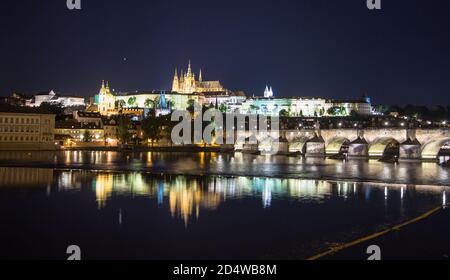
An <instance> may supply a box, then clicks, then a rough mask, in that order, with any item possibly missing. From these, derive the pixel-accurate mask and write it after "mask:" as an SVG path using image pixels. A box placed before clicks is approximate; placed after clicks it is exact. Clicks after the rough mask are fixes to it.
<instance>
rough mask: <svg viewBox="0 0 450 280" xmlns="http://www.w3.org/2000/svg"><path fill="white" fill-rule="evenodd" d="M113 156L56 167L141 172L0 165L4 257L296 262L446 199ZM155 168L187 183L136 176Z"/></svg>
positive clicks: (417, 191)
mask: <svg viewBox="0 0 450 280" xmlns="http://www.w3.org/2000/svg"><path fill="white" fill-rule="evenodd" d="M80 156H82V157H83V159H80V158H79V157H80ZM76 157H78V158H76ZM109 157H110V155H109V153H99V154H98V153H91V154H89V153H81V154H79V153H70V154H66V153H62V154H58V155H57V156H56V157H54V158H53V159H52V160H55V163H57V164H66V163H65V162H66V161H67V164H69V163H70V164H72V163H74V162H75V163H76V164H88V165H89V166H91V167H95V168H97V169H101V168H98V167H99V166H100V167H103V166H105V165H115V164H120V165H122V166H128V165H131V169H134V168H136V169H138V170H137V171H132V170H130V171H111V170H109V171H104V170H102V171H92V170H80V169H64V168H63V169H60V168H28V167H0V211H1V215H0V224H1V231H0V258H56V259H65V258H67V255H66V254H65V251H66V248H67V246H69V245H72V244H75V245H78V246H80V247H81V250H82V257H83V258H85V259H300V258H306V257H308V256H311V255H313V254H314V253H317V252H319V251H321V250H323V249H325V248H327V247H329V246H330V245H333V244H335V243H339V242H345V241H349V240H352V239H353V238H356V237H359V236H361V235H363V234H366V233H369V232H373V231H376V230H380V229H383V228H385V227H386V226H388V225H391V224H395V223H398V222H400V221H403V220H406V219H409V218H411V217H415V216H417V215H419V214H421V213H423V212H424V211H426V210H428V209H431V208H434V207H436V206H439V205H442V203H443V202H444V201H445V200H446V189H447V187H446V186H443V185H442V186H433V185H414V184H401V183H400V184H389V183H375V182H370V183H366V182H360V181H359V182H355V181H353V180H344V181H334V180H317V179H299V178H268V177H258V176H232V177H230V176H222V175H214V176H213V175H204V176H197V175H196V174H197V173H199V172H200V173H201V172H203V171H204V170H206V169H208V168H209V169H211V168H213V167H211V166H214V169H220V168H222V170H227V173H228V172H229V171H230V170H237V169H240V168H243V169H244V168H245V170H251V169H252V168H255V169H258V170H259V171H258V172H261V171H264V172H268V171H271V172H272V171H273V172H281V171H282V170H285V169H284V168H282V167H280V166H276V165H274V164H273V163H272V164H266V163H264V162H261V163H259V161H262V160H263V159H261V158H256V159H252V160H250V161H251V162H253V161H254V160H256V161H257V165H256V166H255V167H252V166H250V163H247V164H246V163H245V162H246V161H247V159H236V158H235V159H234V161H235V162H234V163H232V162H229V161H230V160H231V159H230V158H227V160H225V159H222V160H220V159H219V158H218V157H219V156H218V155H209V156H206V155H204V156H202V155H197V156H196V157H193V156H191V158H188V157H184V158H180V159H179V162H177V161H176V160H175V159H174V157H173V155H170V156H168V155H167V154H164V155H162V154H156V155H151V156H148V155H147V154H141V155H131V156H128V157H127V156H125V158H124V157H120V156H119V155H113V156H111V157H112V158H109ZM141 157H142V158H141ZM75 158H76V159H75ZM3 160H4V159H3ZM48 160H50V159H45V158H39V159H37V158H32V159H31V160H30V162H31V161H33V164H36V161H41V162H46V161H48ZM291 160H292V161H294V160H297V159H288V160H285V161H289V162H290V161H291ZM236 161H238V162H240V163H237V162H236ZM208 164H209V167H206V166H207V165H208ZM162 165H166V167H164V168H163V167H161V166H162ZM369 165H370V164H369ZM158 166H159V167H158ZM219 166H222V167H219ZM293 166H294V164H293V163H289V164H287V166H286V167H285V168H287V169H291V170H290V172H292V171H293V168H294V167H293ZM144 167H145V168H144ZM153 167H155V168H160V169H161V170H164V169H170V170H174V169H175V168H179V169H181V170H182V171H180V170H178V172H185V170H192V171H193V172H192V173H193V174H192V175H188V176H186V175H167V174H165V175H156V174H153V173H151V172H146V171H144V170H143V169H146V168H150V169H152V168H153ZM238 167H239V168H238ZM308 168H313V166H312V165H311V166H309V165H308ZM329 168H332V167H329ZM334 168H344V169H347V167H342V166H341V167H334ZM350 169H351V168H350ZM195 170H197V172H195ZM274 170H277V171H274ZM389 170H391V171H390V172H393V171H392V170H395V169H392V167H389ZM264 172H262V173H261V174H262V175H269V174H264ZM433 172H436V171H433ZM394 175H395V174H394ZM384 176H386V174H385V175H384ZM396 176H400V175H398V174H397V175H396Z"/></svg>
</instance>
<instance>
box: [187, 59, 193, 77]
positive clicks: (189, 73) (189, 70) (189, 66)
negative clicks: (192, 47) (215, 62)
mask: <svg viewBox="0 0 450 280" xmlns="http://www.w3.org/2000/svg"><path fill="white" fill-rule="evenodd" d="M191 73H192V70H191V60H190V59H189V64H188V72H187V75H188V76H190V75H191Z"/></svg>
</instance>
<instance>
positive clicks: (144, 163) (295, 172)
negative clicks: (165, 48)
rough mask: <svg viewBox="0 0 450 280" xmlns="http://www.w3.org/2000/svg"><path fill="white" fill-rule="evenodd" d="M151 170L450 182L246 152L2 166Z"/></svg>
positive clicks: (449, 176) (432, 166)
mask: <svg viewBox="0 0 450 280" xmlns="http://www.w3.org/2000/svg"><path fill="white" fill-rule="evenodd" d="M11 165H14V166H23V167H35V166H42V167H49V168H51V167H53V168H71V169H73V168H80V169H87V170H92V169H95V170H118V171H123V170H127V171H146V172H147V171H148V172H152V173H155V174H160V173H165V174H182V175H205V174H206V175H227V176H228V175H231V176H254V177H258V176H266V177H290V178H308V179H323V178H326V179H337V180H360V181H379V182H388V183H401V184H420V185H449V183H448V182H449V181H450V168H448V167H447V168H445V167H441V166H439V165H438V164H436V163H432V162H419V163H400V164H386V163H380V162H378V161H376V160H367V161H366V160H352V161H348V162H343V161H340V160H331V159H322V158H306V159H304V158H301V157H287V156H255V155H247V154H241V153H235V154H218V153H161V152H136V153H132V152H123V153H121V152H112V151H108V152H107V151H64V152H32V153H29V152H0V166H11Z"/></svg>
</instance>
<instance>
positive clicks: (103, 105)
mask: <svg viewBox="0 0 450 280" xmlns="http://www.w3.org/2000/svg"><path fill="white" fill-rule="evenodd" d="M192 102H195V103H198V104H201V105H205V106H216V107H217V108H219V109H220V110H221V111H222V112H228V113H237V114H262V115H267V116H279V115H283V116H291V117H322V116H329V115H334V116H346V115H350V114H351V113H352V112H355V113H357V114H360V115H370V114H371V104H370V100H369V99H367V100H364V99H358V100H350V101H342V100H332V99H325V98H320V97H305V96H294V97H278V96H275V94H274V91H273V89H272V87H271V86H266V88H265V90H264V93H263V96H252V97H248V96H246V94H245V93H244V92H241V91H231V90H228V89H226V88H225V87H223V86H222V84H221V83H220V81H204V80H203V76H202V71H201V70H200V71H199V75H198V78H197V77H196V75H195V74H194V72H193V71H192V68H191V63H190V62H189V64H188V67H187V70H186V71H183V70H182V71H181V73H180V75H179V74H178V71H177V70H175V75H174V77H173V81H172V90H171V91H140V92H128V93H115V92H112V91H111V90H110V88H109V84H108V82H106V84H105V82H103V83H102V87H101V89H100V92H99V94H98V102H97V105H98V111H99V112H100V113H101V114H102V115H114V114H119V113H124V112H125V111H126V110H129V111H130V110H131V111H130V112H132V110H142V111H145V109H155V110H156V111H157V114H169V113H170V112H172V111H173V110H185V109H187V108H188V107H189V106H190V104H192Z"/></svg>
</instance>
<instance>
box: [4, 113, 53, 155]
mask: <svg viewBox="0 0 450 280" xmlns="http://www.w3.org/2000/svg"><path fill="white" fill-rule="evenodd" d="M54 129H55V115H53V114H50V113H46V112H43V111H41V110H39V109H35V108H26V107H14V109H12V108H4V109H2V108H0V144H1V145H0V149H1V150H10V149H16V150H17V149H25V150H27V149H42V150H45V149H55V143H54V138H55V134H54Z"/></svg>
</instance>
